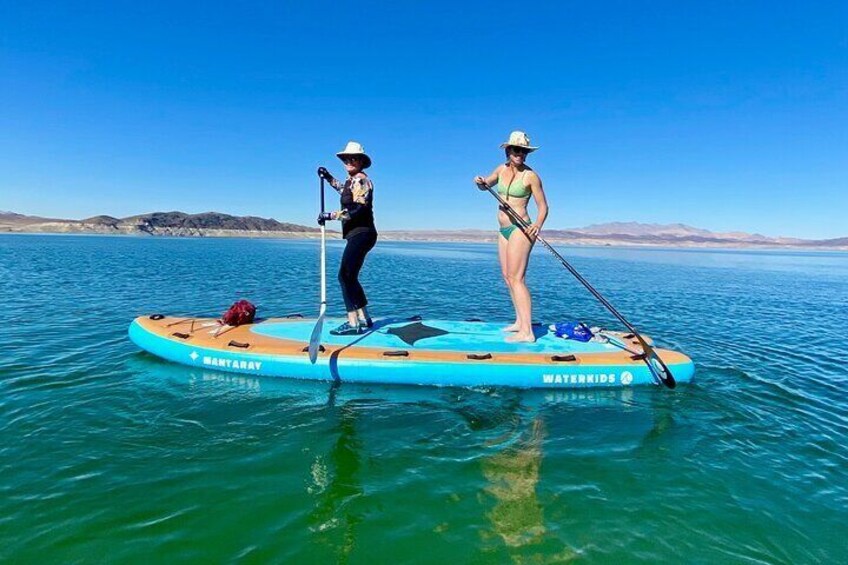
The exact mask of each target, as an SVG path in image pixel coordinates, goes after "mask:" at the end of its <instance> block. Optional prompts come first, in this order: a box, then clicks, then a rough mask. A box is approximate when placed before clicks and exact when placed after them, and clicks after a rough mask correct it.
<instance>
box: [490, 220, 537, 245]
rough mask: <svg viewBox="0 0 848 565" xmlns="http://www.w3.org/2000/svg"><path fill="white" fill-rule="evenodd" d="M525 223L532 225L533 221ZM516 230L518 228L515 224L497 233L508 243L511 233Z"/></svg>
mask: <svg viewBox="0 0 848 565" xmlns="http://www.w3.org/2000/svg"><path fill="white" fill-rule="evenodd" d="M527 223H528V224H532V223H533V220H527ZM517 229H518V226H516V225H515V224H510V225H508V226H506V227H503V228H500V229H498V231H499V232H501V237H503V238H504V239H506V240H507V241H509V236H511V235H512V232H514V231H515V230H517Z"/></svg>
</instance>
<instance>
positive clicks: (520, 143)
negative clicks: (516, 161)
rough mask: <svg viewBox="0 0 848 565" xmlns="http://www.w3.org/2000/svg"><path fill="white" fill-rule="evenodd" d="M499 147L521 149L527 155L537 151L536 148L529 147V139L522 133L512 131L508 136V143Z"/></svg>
mask: <svg viewBox="0 0 848 565" xmlns="http://www.w3.org/2000/svg"><path fill="white" fill-rule="evenodd" d="M501 147H503V148H504V149H506V148H507V147H523V148H524V149H526V150H527V152H528V153H532V152H533V151H535V150H537V149H538V147H533V146H532V145H530V138H529V137H527V134H526V133H524V132H523V131H514V132H512V133H511V134H509V141H507V142H505V143H501Z"/></svg>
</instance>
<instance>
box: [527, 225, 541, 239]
mask: <svg viewBox="0 0 848 565" xmlns="http://www.w3.org/2000/svg"><path fill="white" fill-rule="evenodd" d="M541 229H542V228H541V227H539V226H537V225H536V224H530V225H529V226H528V227H527V229H526V230H525V231H526V232H527V237H529V238H530V239H536V237H537V236H538V235H539V231H541Z"/></svg>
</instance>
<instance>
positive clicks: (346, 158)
mask: <svg viewBox="0 0 848 565" xmlns="http://www.w3.org/2000/svg"><path fill="white" fill-rule="evenodd" d="M354 161H359V157H357V156H355V155H345V156H344V157H342V163H353V162H354Z"/></svg>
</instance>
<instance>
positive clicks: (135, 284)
mask: <svg viewBox="0 0 848 565" xmlns="http://www.w3.org/2000/svg"><path fill="white" fill-rule="evenodd" d="M341 249H342V248H341V245H340V243H339V242H332V243H331V244H330V248H329V264H330V268H331V273H332V270H334V268H335V266H337V265H338V260H339V257H340V254H341ZM538 251H539V252H538V253H537V254H535V255H534V257H533V259H532V265H531V273H530V285H531V290H532V292H533V294H534V297H535V307H536V314H535V316H536V317H537V318H538V319H540V320H543V321H545V322H551V321H556V320H566V319H581V320H585V321H588V322H591V323H595V324H606V325H609V326H610V327H614V324H613V323H612V320H611V318H610V316H609V315H607V314H606V313H605V312H604V311H603V310H602V309H601V308H600V307H599V306H598V305H597V304H596V303H595V302H594V301H593V299H592V298H591V297H590V296H589V295H588V293H587V292H586V291H585V290H583V289H582V288H580V287H579V286H577V284H576V283H575V282H574V281H573V280H572V279H570V278H569V275H568V274H567V273H565V272H564V271H563V270H562V268H561V267H560V266H559V265H558V264H557V263H556V262H554V261H553V260H551V259H550V258H549V257H548V256H547V255H546V254H545V253H544V252H543V251H542V250H541V249H540V250H538ZM563 251H564V253H565V254H566V256H567V257H568V258H570V259H571V260H572V262H573V264H574V265H575V266H576V267H577V268H578V269H579V270H580V271H581V272H582V273H583V274H584V275H585V276H586V277H587V278H588V279H589V280H590V281H592V282H593V283H594V284H595V285H596V287H597V288H598V289H599V290H600V291H601V292H602V293H604V294H605V295H606V296H607V297H608V298H609V299H610V301H611V302H612V303H613V304H615V305H616V306H617V308H618V309H619V310H620V311H622V312H623V313H624V314H625V315H626V316H628V317H629V318H630V319H631V321H632V322H633V323H634V324H635V325H636V326H637V327H639V328H641V329H643V331H645V332H646V333H648V334H651V335H653V336H654V337H655V338H657V339H658V341H659V342H660V343H661V344H663V345H665V346H670V347H673V348H678V349H680V350H682V351H684V352H686V353H688V354H689V355H690V356H691V357H692V358H693V359H694V361H695V363H696V365H697V373H696V382H695V383H694V384H692V385H690V386H686V387H681V388H680V389H678V390H677V391H674V392H669V391H667V390H664V389H660V388H653V387H651V388H642V389H636V390H625V391H588V392H586V391H584V392H579V393H569V392H566V391H563V392H553V393H552V392H546V393H540V392H530V391H515V390H503V389H479V390H477V389H437V388H415V387H373V386H350V385H342V386H341V387H340V388H338V389H336V390H332V389H331V388H330V387H328V386H327V385H325V384H318V383H304V382H297V381H287V380H285V379H257V378H250V377H240V376H234V375H228V374H222V373H215V372H211V371H197V370H193V369H191V368H187V367H182V366H176V365H170V364H167V363H164V362H161V361H159V360H157V359H155V358H153V357H151V356H149V355H147V354H144V353H141V352H139V351H138V350H137V349H136V348H135V347H134V346H133V345H132V343H130V342H129V340H128V339H127V337H126V329H127V325H128V323H129V322H130V320H131V319H132V318H133V317H135V316H136V315H139V314H143V313H151V312H166V313H171V314H203V315H218V314H220V313H221V312H222V311H223V310H224V309H226V307H227V306H228V305H229V304H230V303H231V302H233V301H234V300H236V299H237V298H241V297H245V298H249V299H251V300H253V301H254V302H255V303H257V304H258V305H259V309H260V313H261V314H262V315H265V316H270V315H282V314H286V313H290V312H303V313H305V314H307V315H314V314H315V313H316V311H317V297H318V290H317V284H318V272H317V259H318V245H317V242H311V241H276V240H273V241H272V240H226V239H224V240H213V239H206V240H204V239H156V238H119V237H113V238H110V237H82V236H66V237H61V236H52V237H51V236H11V235H6V236H0V297H2V304H3V308H2V312H3V320H4V324H3V328H4V329H3V332H2V341H0V433H2V444H0V477H2V479H0V489H2V492H0V561H6V562H8V561H11V562H39V563H46V562H56V563H59V562H60V563H76V562H112V563H124V562H145V561H146V562H149V561H150V560H158V561H184V562H198V563H207V562H222V561H227V562H239V563H251V562H264V561H276V562H316V563H332V562H343V563H369V564H370V563H374V562H385V563H395V562H413V563H427V562H433V563H439V562H445V561H448V560H449V561H450V562H455V563H504V562H519V563H525V562H531V563H545V562H563V561H570V560H574V561H579V562H586V563H619V562H623V561H624V562H631V561H643V562H656V561H659V560H673V561H677V562H681V561H685V562H702V563H718V562H720V563H724V562H745V563H752V562H756V563H813V562H834V563H836V562H842V563H844V562H846V561H848V527H846V523H848V510H846V508H848V470H847V469H848V442H846V432H848V400H846V391H847V390H848V370H846V366H845V363H846V358H848V345H846V339H845V332H846V326H848V324H846V322H848V255H846V254H838V253H833V254H829V253H809V254H808V253H794V252H774V253H770V252H756V253H755V252H742V251H736V252H727V251H724V252H722V251H679V250H630V249H587V248H582V249H574V248H564V249H563ZM362 279H363V283H364V285H365V287H366V289H367V290H368V292H369V295H370V299H371V302H372V310H373V312H374V313H375V314H378V315H412V314H422V315H426V316H434V317H444V318H456V319H463V318H472V317H474V318H485V319H491V320H504V321H507V320H508V318H509V303H508V298H507V295H506V292H505V290H504V288H503V285H502V283H501V281H500V280H499V273H498V267H497V264H496V254H495V250H494V248H493V247H492V246H491V245H461V244H422V243H389V242H380V243H379V244H378V247H377V248H376V249H375V251H374V252H373V254H372V256H371V257H370V259H369V262H368V264H367V265H366V267H365V270H364V272H363V276H362ZM330 280H331V281H332V282H334V278H333V277H332V276H331V277H330ZM329 298H330V303H331V307H330V310H331V312H333V313H335V314H341V310H342V308H341V307H340V305H341V304H342V302H341V298H340V296H339V293H338V290H337V288H336V285H335V284H331V285H330V296H329Z"/></svg>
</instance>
